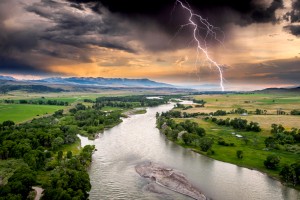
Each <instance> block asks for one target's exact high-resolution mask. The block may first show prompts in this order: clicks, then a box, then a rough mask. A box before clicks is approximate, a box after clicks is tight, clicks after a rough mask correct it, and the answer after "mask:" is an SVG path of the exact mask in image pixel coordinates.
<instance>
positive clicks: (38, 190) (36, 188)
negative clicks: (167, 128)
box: [32, 186, 44, 200]
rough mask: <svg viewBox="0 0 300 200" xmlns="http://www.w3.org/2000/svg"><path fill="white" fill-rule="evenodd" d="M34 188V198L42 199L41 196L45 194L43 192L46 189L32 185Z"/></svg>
mask: <svg viewBox="0 0 300 200" xmlns="http://www.w3.org/2000/svg"><path fill="white" fill-rule="evenodd" d="M32 189H34V191H35V193H36V195H35V198H34V200H40V199H41V197H42V196H43V194H42V193H43V191H44V189H43V188H41V187H37V186H34V187H32Z"/></svg>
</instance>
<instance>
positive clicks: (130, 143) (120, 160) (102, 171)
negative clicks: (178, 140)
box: [80, 104, 300, 200]
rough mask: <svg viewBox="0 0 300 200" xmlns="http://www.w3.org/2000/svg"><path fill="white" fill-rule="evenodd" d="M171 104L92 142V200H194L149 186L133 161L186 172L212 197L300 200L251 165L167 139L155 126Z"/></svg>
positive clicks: (134, 118)
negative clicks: (216, 157) (208, 154)
mask: <svg viewBox="0 0 300 200" xmlns="http://www.w3.org/2000/svg"><path fill="white" fill-rule="evenodd" d="M172 107H173V104H167V105H162V106H158V107H154V108H148V109H147V113H146V114H142V115H133V116H130V117H129V118H126V119H124V120H123V122H122V123H121V124H119V125H118V126H115V127H114V128H112V129H109V130H106V131H104V133H103V134H100V137H99V138H98V139H96V140H94V141H90V140H87V139H86V138H84V137H80V138H81V144H82V145H83V146H84V145H86V144H93V145H95V146H96V149H97V151H96V152H95V153H94V154H93V162H92V164H91V167H90V169H89V175H90V179H91V184H92V189H91V191H90V199H91V200H99V199H100V200H102V199H103V200H106V199H109V200H113V199H130V200H133V199H138V200H140V199H145V200H155V199H180V200H181V199H190V198H189V197H186V196H183V195H180V194H177V193H175V192H172V191H168V190H166V189H163V190H164V191H165V193H167V195H163V194H157V193H153V192H149V191H148V190H145V186H146V185H147V184H148V183H149V181H148V180H147V179H144V178H142V177H140V176H139V175H138V174H137V173H136V172H135V168H134V167H135V165H137V164H139V163H141V162H145V161H152V162H157V163H160V164H164V165H166V166H170V167H172V168H174V169H177V170H180V171H182V172H183V173H184V174H185V175H186V176H187V178H188V179H189V180H191V181H192V182H193V184H194V185H195V186H197V187H198V188H200V189H201V191H202V192H203V193H204V194H205V195H206V196H207V197H209V198H212V199H214V200H246V199H256V200H257V199H262V200H268V199H270V200H281V199H291V200H300V192H299V191H297V190H294V189H292V188H288V187H285V186H283V185H282V184H281V183H280V182H278V181H276V180H274V179H272V178H270V177H268V176H266V175H264V174H262V173H260V172H258V171H255V170H249V169H247V168H242V167H238V166H235V165H232V164H229V163H224V162H220V161H216V160H213V159H210V158H208V157H205V156H203V155H199V154H197V153H194V152H192V151H190V150H188V149H184V148H182V147H180V146H178V145H176V144H174V143H173V142H171V141H169V140H167V139H166V138H165V137H164V136H163V135H162V134H160V133H159V130H158V129H157V128H156V124H155V121H156V119H155V114H156V112H165V111H168V110H170V109H171V108H172Z"/></svg>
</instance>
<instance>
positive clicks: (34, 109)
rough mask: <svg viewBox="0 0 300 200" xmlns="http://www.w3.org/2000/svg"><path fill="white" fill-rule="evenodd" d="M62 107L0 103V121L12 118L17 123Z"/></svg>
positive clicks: (50, 112) (62, 107)
mask: <svg viewBox="0 0 300 200" xmlns="http://www.w3.org/2000/svg"><path fill="white" fill-rule="evenodd" d="M64 108H65V107H64V106H52V105H27V104H0V122H3V121H6V120H12V121H14V122H15V123H19V122H23V121H26V120H30V119H32V118H34V117H37V116H41V115H45V114H52V113H54V112H55V111H57V110H60V109H64Z"/></svg>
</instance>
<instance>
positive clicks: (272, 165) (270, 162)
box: [264, 155, 280, 169]
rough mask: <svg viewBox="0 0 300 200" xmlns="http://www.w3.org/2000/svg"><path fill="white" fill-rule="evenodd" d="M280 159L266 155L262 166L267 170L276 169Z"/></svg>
mask: <svg viewBox="0 0 300 200" xmlns="http://www.w3.org/2000/svg"><path fill="white" fill-rule="evenodd" d="M279 163H280V158H279V157H278V156H276V155H268V156H267V159H266V160H265V161H264V165H265V167H266V168H268V169H276V168H277V167H278V166H279Z"/></svg>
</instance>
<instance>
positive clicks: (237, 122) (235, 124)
mask: <svg viewBox="0 0 300 200" xmlns="http://www.w3.org/2000/svg"><path fill="white" fill-rule="evenodd" d="M205 120H206V121H211V122H214V123H215V124H217V125H220V126H228V127H229V126H230V127H232V128H234V129H237V130H243V131H254V132H260V131H261V128H260V126H259V124H258V123H257V122H252V121H251V122H250V123H248V121H247V120H246V119H241V118H234V119H230V118H227V119H217V118H215V117H213V118H211V119H210V118H208V117H206V118H205Z"/></svg>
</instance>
